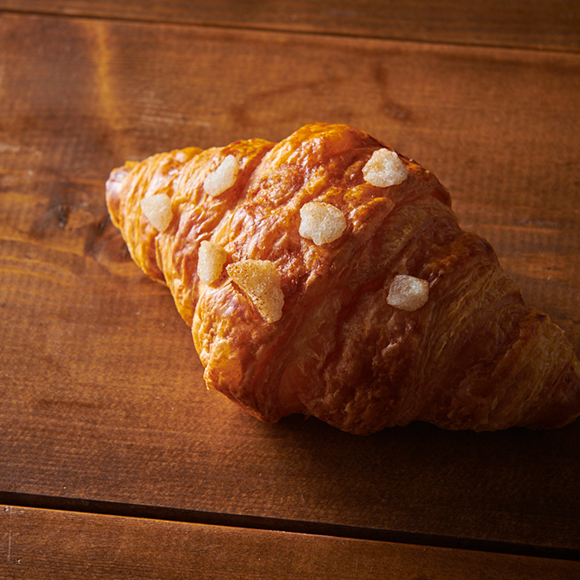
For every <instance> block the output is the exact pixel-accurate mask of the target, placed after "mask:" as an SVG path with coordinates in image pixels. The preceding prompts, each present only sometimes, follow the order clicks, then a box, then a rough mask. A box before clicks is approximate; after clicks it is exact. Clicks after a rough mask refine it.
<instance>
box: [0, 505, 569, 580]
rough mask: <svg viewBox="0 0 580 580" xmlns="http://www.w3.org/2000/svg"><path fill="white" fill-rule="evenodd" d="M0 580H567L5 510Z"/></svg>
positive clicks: (308, 541) (477, 563)
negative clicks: (90, 579) (419, 579)
mask: <svg viewBox="0 0 580 580" xmlns="http://www.w3.org/2000/svg"><path fill="white" fill-rule="evenodd" d="M0 542H1V544H0V557H1V559H0V578H11V579H17V578H27V579H34V578H38V579H42V580H47V579H50V578H64V577H66V578H71V579H72V578H87V577H90V578H93V579H95V580H97V579H100V578H117V579H118V578H136V577H138V578H140V579H142V580H145V579H149V578H164V579H168V578H189V577H195V578H204V579H210V578H216V579H217V578H243V579H244V580H252V579H255V580H258V579H262V578H263V579H273V580H282V579H286V578H287V579H293V580H295V579H297V578H332V579H333V580H342V579H345V580H346V579H349V580H350V579H351V578H357V579H360V580H365V579H371V578H385V579H389V578H397V579H399V580H405V579H408V580H415V579H417V578H430V579H431V580H439V579H441V580H462V579H466V580H467V579H469V580H478V579H482V580H483V579H484V578H510V579H512V580H524V579H529V580H531V579H537V578H541V579H542V580H564V579H568V578H569V579H572V578H577V577H578V576H579V575H580V563H578V562H571V561H565V560H556V559H545V558H534V557H523V556H513V555H507V554H493V553H485V552H475V551H468V550H450V549H445V548H432V547H427V546H413V545H408V544H394V543H389V542H373V541H365V540H353V539H348V538H334V537H328V536H311V535H306V534H295V533H284V532H274V531H264V530H246V529H240V528H224V527H217V526H203V525H197V524H188V523H181V522H167V521H161V520H148V519H136V518H121V517H114V516H103V515H95V514H80V513H74V512H62V511H52V510H38V509H23V508H19V507H11V506H0Z"/></svg>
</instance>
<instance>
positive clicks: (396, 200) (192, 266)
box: [107, 124, 580, 434]
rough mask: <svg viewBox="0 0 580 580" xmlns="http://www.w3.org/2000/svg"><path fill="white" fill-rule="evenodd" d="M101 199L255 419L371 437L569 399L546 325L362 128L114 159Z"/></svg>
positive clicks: (522, 418) (446, 202)
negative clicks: (304, 422) (294, 421)
mask: <svg viewBox="0 0 580 580" xmlns="http://www.w3.org/2000/svg"><path fill="white" fill-rule="evenodd" d="M107 204H108V208H109V212H110V215H111V218H112V221H113V223H114V224H115V225H116V226H117V227H118V228H119V229H120V230H121V232H122V235H123V237H124V239H125V241H126V243H127V246H128V248H129V250H130V252H131V255H132V257H133V259H134V260H135V262H136V263H137V264H138V265H139V266H140V267H141V268H142V269H143V271H144V272H145V273H147V274H148V275H149V276H150V277H151V278H153V279H155V280H159V281H160V282H163V283H165V284H167V286H168V287H169V289H170V291H171V293H172V294H173V297H174V299H175V303H176V305H177V309H178V310H179V313H180V314H181V316H182V317H183V318H184V320H185V321H186V322H187V324H188V325H190V326H191V327H192V333H193V340H194V342H195V347H196V349H197V351H198V353H199V356H200V359H201V362H202V363H203V365H204V367H205V373H204V379H205V381H206V383H207V385H208V386H209V387H212V388H214V389H217V390H218V391H220V392H222V393H223V394H224V395H226V396H227V397H228V398H230V399H231V400H232V401H234V402H235V403H237V404H238V405H240V406H241V407H242V408H244V409H245V410H246V411H248V412H249V413H251V414H252V415H254V416H255V417H258V418H259V419H261V420H264V421H269V422H274V421H277V420H278V419H280V418H281V417H283V416H286V415H289V414H292V413H303V414H305V415H314V416H316V417H318V418H320V419H322V420H323V421H326V422H327V423H329V424H331V425H334V426H336V427H338V428H340V429H342V430H345V431H349V432H352V433H357V434H369V433H373V432H376V431H378V430H380V429H383V428H384V427H387V426H394V425H406V424H408V423H410V422H411V421H416V420H419V421H427V422H430V423H433V424H435V425H438V426H440V427H443V428H448V429H475V430H496V429H502V428H506V427H510V426H529V427H532V428H551V427H558V426H562V425H564V424H566V423H568V422H570V421H572V420H573V419H574V418H576V417H577V416H578V415H579V414H580V378H579V377H580V365H579V363H578V360H577V359H576V357H575V355H574V352H573V350H572V348H571V346H570V344H569V342H568V341H567V340H566V338H565V336H564V334H563V332H562V331H561V330H560V328H558V327H557V326H556V325H555V324H553V323H552V322H551V321H550V320H549V318H548V317H547V316H546V315H544V314H542V313H540V312H538V311H536V310H534V309H532V308H528V307H526V306H525V305H524V303H523V301H522V298H521V295H520V293H519V291H518V289H517V288H516V286H515V284H514V282H513V281H512V280H511V279H510V278H508V277H507V276H506V274H505V273H504V272H503V270H502V269H501V267H500V266H499V264H498V260H497V257H496V255H495V253H494V251H493V249H492V248H491V246H490V245H489V244H488V243H487V242H486V241H484V240H483V239H481V238H480V237H478V236H476V235H474V234H470V233H466V232H464V231H463V230H462V229H461V228H460V227H459V225H458V223H457V219H456V216H455V215H454V213H453V212H452V210H451V202H450V198H449V194H448V192H447V190H446V189H445V188H444V187H443V186H442V185H441V184H440V183H439V181H438V180H437V179H436V178H435V177H434V176H433V175H432V174H431V173H430V172H429V171H426V170H425V169H423V168H422V167H421V166H420V165H418V164H417V163H416V162H414V161H412V160H411V159H408V158H406V157H404V156H402V155H399V154H397V153H396V152H394V151H392V150H391V149H390V148H389V147H387V146H385V145H384V144H382V143H381V142H379V141H378V140H376V139H374V138H373V137H371V136H370V135H368V134H367V133H364V132H362V131H359V130H356V129H354V128H352V127H348V126H345V125H324V124H313V125H308V126H306V127H303V128H302V129H300V130H298V131H297V132H295V133H294V134H293V135H291V136H290V137H288V138H287V139H285V140H283V141H281V142H280V143H278V144H274V143H270V142H267V141H263V140H259V139H254V140H249V141H239V142H236V143H233V144H231V145H228V146H226V147H222V148H212V149H208V150H205V151H202V150H201V149H197V148H189V149H183V150H179V151H172V152H170V153H163V154H158V155H154V156H152V157H150V158H149V159H146V160H145V161H143V162H142V163H133V162H128V163H126V164H125V166H124V167H122V168H119V169H116V170H114V171H113V172H112V173H111V176H110V178H109V180H108V182H107Z"/></svg>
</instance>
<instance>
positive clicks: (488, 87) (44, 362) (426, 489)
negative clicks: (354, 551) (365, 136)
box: [0, 14, 580, 554]
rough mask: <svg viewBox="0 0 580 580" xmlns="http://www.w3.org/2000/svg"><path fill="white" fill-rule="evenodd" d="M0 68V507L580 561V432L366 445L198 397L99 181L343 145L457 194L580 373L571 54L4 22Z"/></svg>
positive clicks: (189, 367) (392, 438) (467, 221)
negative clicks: (303, 130) (319, 143)
mask: <svg viewBox="0 0 580 580" xmlns="http://www.w3.org/2000/svg"><path fill="white" fill-rule="evenodd" d="M0 51H1V53H2V54H3V56H4V58H3V61H2V84H1V85H0V98H1V100H2V103H3V106H2V108H1V109H0V153H1V155H0V335H1V336H2V343H1V348H0V400H1V401H2V405H1V406H0V445H1V447H2V449H1V450H2V455H1V459H0V461H1V462H2V468H1V469H0V490H1V492H4V493H7V494H31V495H41V496H44V497H48V498H50V497H54V498H65V499H66V498H72V499H75V500H79V501H85V500H86V501H89V500H90V501H110V502H118V503H119V504H125V505H141V506H157V507H168V508H176V509H183V510H189V511H191V512H192V513H204V514H208V513H209V514H211V513H213V514H218V515H223V514H226V515H227V514H229V515H231V516H243V517H247V518H255V519H257V520H258V519H260V518H271V519H274V520H276V521H278V522H282V523H283V522H286V523H287V525H288V526H289V527H291V526H292V525H297V524H300V525H304V526H305V527H306V528H307V527H308V524H310V525H312V526H314V525H316V524H319V523H324V524H327V525H330V526H345V527H349V526H350V527H353V528H362V529H364V530H367V531H369V533H376V534H377V535H380V534H381V533H382V532H385V533H388V534H395V535H396V534H402V535H404V534H418V535H422V536H423V537H430V538H433V539H434V541H435V540H437V539H438V540H441V539H443V540H441V541H447V540H449V539H450V538H463V539H466V540H469V541H473V542H480V543H486V542H488V543H489V545H494V542H495V543H498V544H501V543H505V544H509V545H510V546H513V549H514V551H517V550H518V549H519V548H518V546H527V547H528V548H529V547H530V546H531V547H532V548H533V547H538V548H541V549H554V550H571V551H573V553H574V554H577V553H578V550H580V535H579V534H578V521H579V519H580V497H579V495H578V493H577V490H578V486H579V484H580V472H579V469H578V462H577V458H578V456H580V423H579V422H576V423H575V424H573V425H570V426H569V427H567V428H564V429H562V430H558V431H554V432H547V433H536V432H528V431H525V430H510V431H506V432H503V433H495V434H479V435H476V434H473V433H448V432H443V431H439V430H436V429H433V428H430V427H428V426H425V425H414V426H411V427H409V428H406V429H392V430H388V431H385V432H383V433H379V434H378V435H376V436H373V437H369V438H355V437H352V436H349V435H346V434H343V433H340V432H337V431H335V430H333V429H331V428H329V427H326V426H325V425H321V424H320V423H318V422H316V421H313V420H309V421H305V420H304V419H302V418H290V419H287V420H285V421H282V422H281V423H280V424H278V425H275V426H269V425H263V424H261V423H258V422H256V421H255V420H253V419H251V418H249V417H246V416H243V415H242V414H241V413H240V412H238V410H237V409H235V408H233V407H232V406H231V404H229V403H228V402H227V401H225V400H223V399H222V398H221V397H219V396H218V395H215V394H213V393H209V392H207V391H206V390H205V387H204V386H203V384H202V373H201V367H200V364H199V361H198V359H197V357H196V354H195V352H194V349H193V345H192V343H191V338H190V336H189V331H188V329H187V328H186V327H185V325H184V324H183V322H182V321H181V320H179V318H178V316H177V314H176V312H175V309H174V307H173V304H172V301H171V297H170V296H169V295H168V293H167V292H166V290H165V289H164V288H163V287H161V286H159V285H156V284H154V283H152V282H150V281H149V280H147V279H145V277H144V276H143V275H142V274H140V273H139V271H138V270H137V268H136V267H135V266H134V265H133V264H132V263H131V261H130V258H129V256H128V255H127V253H126V250H125V249H124V246H123V244H122V242H121V240H120V238H119V236H118V235H117V234H116V232H115V231H114V230H113V228H112V226H111V225H110V222H109V221H108V219H107V215H106V209H105V204H104V182H105V180H106V178H107V175H108V173H109V171H110V170H111V169H112V168H113V167H115V166H117V165H119V164H122V163H123V162H124V161H125V159H140V158H142V157H144V156H145V155H148V154H151V153H154V152H156V151H162V150H167V149H170V148H176V147H183V146H186V145H199V146H202V147H207V146H211V145H216V144H217V145H219V144H225V143H227V142H230V141H233V140H235V139H238V138H248V137H255V136H257V137H263V138H267V139H272V140H278V139H280V138H282V137H284V136H286V135H287V134H289V133H290V132H291V131H293V130H294V129H295V128H297V127H298V126H300V125H301V124H304V123H307V122H310V121H317V120H320V121H328V122H348V123H351V124H353V125H356V126H359V127H361V128H362V129H366V130H369V131H371V132H372V133H374V134H375V135H376V136H377V137H379V138H381V139H383V140H385V141H387V142H389V143H390V144H391V145H393V146H394V147H396V148H398V149H399V150H401V151H402V152H403V153H406V154H408V155H411V156H413V157H415V158H416V159H417V160H419V161H420V162H421V163H423V164H424V165H425V166H426V167H428V168H430V169H431V170H432V171H433V172H434V173H436V174H437V175H438V176H439V177H440V178H441V180H442V181H443V182H444V183H446V184H447V185H448V186H449V188H450V189H451V191H452V194H453V198H454V203H455V208H456V210H457V213H458V215H459V216H460V219H461V220H462V222H463V225H464V226H465V227H466V229H473V230H475V231H477V232H478V233H480V234H483V235H485V236H486V237H488V239H490V241H491V242H492V244H493V245H494V246H495V247H496V249H497V250H498V252H499V254H500V258H501V260H502V261H503V262H504V264H505V265H506V269H507V270H508V272H509V273H511V274H512V275H513V276H514V277H515V278H516V279H517V281H518V282H519V283H520V285H521V286H522V288H523V291H524V295H525V297H526V298H527V300H528V302H530V303H531V304H532V305H534V306H537V307H538V308H540V309H541V310H544V311H546V312H548V313H549V314H550V315H551V316H552V317H553V318H554V319H555V320H556V321H557V322H558V323H559V324H560V325H561V326H562V327H563V328H564V329H565V330H566V331H567V333H568V335H569V337H570V339H571V341H572V343H573V345H574V347H575V349H576V352H577V353H580V319H579V318H578V314H579V312H578V306H577V305H578V304H579V303H580V262H579V256H580V254H579V252H578V248H579V247H580V212H579V210H578V201H579V197H580V193H579V191H580V189H579V187H578V186H579V182H578V170H577V167H578V166H579V162H580V160H579V147H578V134H579V131H578V129H579V127H578V116H577V96H578V94H579V89H580V80H579V79H580V74H579V73H580V55H576V54H558V53H549V52H548V53H542V52H534V51H519V50H500V49H482V48H460V47H451V46H437V45H426V44H406V43H400V42H391V41H381V40H371V39H345V38H342V39H338V38H332V37H321V36H314V35H313V36H309V35H295V34H286V33H275V32H261V31H250V32H247V31H241V30H224V29H218V28H215V29H214V28H202V27H195V26H173V25H167V24H163V25H162V24H159V25H154V24H143V23H123V22H107V21H99V20H94V19H83V18H59V17H50V16H32V15H28V16H27V15H9V14H3V15H2V17H1V18H0ZM405 537H408V536H405ZM445 539H447V540H445Z"/></svg>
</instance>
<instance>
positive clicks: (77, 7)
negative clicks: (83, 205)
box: [0, 0, 580, 52]
mask: <svg viewBox="0 0 580 580" xmlns="http://www.w3.org/2000/svg"><path fill="white" fill-rule="evenodd" d="M0 9H7V10H15V11H23V12H28V11H32V12H41V13H52V14H67V15H75V16H96V17H99V18H120V19H129V20H142V21H152V22H173V23H186V24H197V25H210V26H229V27H242V28H256V29H271V30H284V31H294V32H308V33H323V34H339V35H349V36H364V37H373V38H382V39H395V40H414V41H421V42H437V43H440V42H444V43H458V44H469V45H473V44H477V45H484V46H504V47H518V48H537V49H542V50H567V51H576V52H577V51H578V50H580V4H579V3H578V2H577V1H576V0H551V1H550V2H546V0H528V1H527V2H526V3H525V4H522V2H520V1H518V0H487V1H486V2H473V1H470V0H407V1H406V2H397V1H396V0H354V1H351V2H349V3H348V5H340V4H337V3H336V1H335V0H317V1H316V2H313V1H312V0H294V1H293V2H286V1H285V0H272V1H269V2H252V1H250V0H246V1H240V0H212V1H211V2H209V1H207V2H181V1H179V0H169V1H163V2H159V1H158V0H146V1H143V0H127V1H126V2H112V1H110V0H109V1H104V0H101V1H99V2H94V1H92V0H65V1H60V2H51V1H50V0H0Z"/></svg>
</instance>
